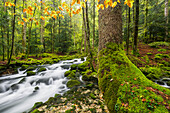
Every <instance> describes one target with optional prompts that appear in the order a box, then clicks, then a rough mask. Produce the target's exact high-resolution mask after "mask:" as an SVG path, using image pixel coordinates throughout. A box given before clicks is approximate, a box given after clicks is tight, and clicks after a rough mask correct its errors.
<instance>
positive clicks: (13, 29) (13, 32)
mask: <svg viewBox="0 0 170 113" xmlns="http://www.w3.org/2000/svg"><path fill="white" fill-rule="evenodd" d="M16 2H17V0H15V1H14V4H15V6H14V14H15V7H16ZM15 17H16V15H14V18H13V28H12V47H11V53H10V57H9V60H8V63H7V66H9V64H10V62H11V58H12V53H13V48H14V38H15V35H14V34H15Z"/></svg>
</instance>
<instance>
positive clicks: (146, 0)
mask: <svg viewBox="0 0 170 113" xmlns="http://www.w3.org/2000/svg"><path fill="white" fill-rule="evenodd" d="M147 16H148V0H145V21H144V38H147Z"/></svg>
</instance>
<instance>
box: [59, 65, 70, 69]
mask: <svg viewBox="0 0 170 113" xmlns="http://www.w3.org/2000/svg"><path fill="white" fill-rule="evenodd" d="M61 68H63V69H69V68H70V65H63V66H61Z"/></svg>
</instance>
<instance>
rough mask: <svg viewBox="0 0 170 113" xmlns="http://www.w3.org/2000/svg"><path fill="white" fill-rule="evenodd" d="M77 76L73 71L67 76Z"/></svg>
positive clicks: (72, 77)
mask: <svg viewBox="0 0 170 113" xmlns="http://www.w3.org/2000/svg"><path fill="white" fill-rule="evenodd" d="M75 77H76V74H75V73H74V72H73V71H71V73H70V74H69V75H68V76H67V78H70V79H74V78H75Z"/></svg>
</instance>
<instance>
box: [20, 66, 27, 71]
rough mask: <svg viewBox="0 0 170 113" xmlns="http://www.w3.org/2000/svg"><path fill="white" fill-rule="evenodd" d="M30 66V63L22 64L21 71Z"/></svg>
mask: <svg viewBox="0 0 170 113" xmlns="http://www.w3.org/2000/svg"><path fill="white" fill-rule="evenodd" d="M28 67H29V65H22V66H21V69H20V70H21V71H23V70H26V69H27V68H28Z"/></svg>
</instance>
